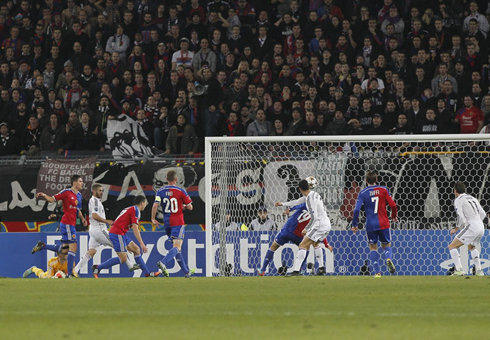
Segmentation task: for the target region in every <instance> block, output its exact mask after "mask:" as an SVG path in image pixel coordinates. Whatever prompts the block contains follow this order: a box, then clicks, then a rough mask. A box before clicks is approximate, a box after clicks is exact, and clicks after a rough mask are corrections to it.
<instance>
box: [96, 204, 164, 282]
mask: <svg viewBox="0 0 490 340" xmlns="http://www.w3.org/2000/svg"><path fill="white" fill-rule="evenodd" d="M147 205H148V201H147V200H146V197H145V196H142V195H139V196H136V197H135V198H134V205H133V206H131V207H127V208H126V209H124V210H123V211H121V213H120V214H119V216H118V217H117V218H116V220H115V221H114V224H113V225H112V228H111V229H110V230H109V238H110V240H111V242H112V245H113V246H114V250H115V251H116V253H117V257H113V258H110V259H109V260H107V261H105V262H103V263H101V264H99V265H93V266H92V272H93V275H94V277H95V278H96V279H98V278H99V273H100V271H101V270H102V269H106V268H110V267H112V266H115V265H118V264H121V263H126V261H127V260H128V253H127V252H126V251H127V250H129V251H130V252H132V253H133V254H134V260H135V261H136V263H137V264H139V266H140V268H141V270H142V271H143V273H144V274H145V276H146V277H149V276H151V277H156V276H159V275H160V274H161V273H160V272H151V273H150V271H149V270H148V267H147V266H146V263H145V262H144V261H143V258H142V257H141V251H140V247H138V246H137V245H136V243H134V242H133V240H131V239H130V238H129V236H128V235H126V234H127V232H128V231H129V229H130V228H132V229H133V233H134V236H135V237H136V239H137V240H138V242H139V244H140V246H141V249H142V250H143V253H146V252H148V248H147V247H146V245H145V243H144V242H143V239H142V238H141V234H140V230H139V219H140V217H141V212H142V211H143V210H145V208H146V206H147Z"/></svg>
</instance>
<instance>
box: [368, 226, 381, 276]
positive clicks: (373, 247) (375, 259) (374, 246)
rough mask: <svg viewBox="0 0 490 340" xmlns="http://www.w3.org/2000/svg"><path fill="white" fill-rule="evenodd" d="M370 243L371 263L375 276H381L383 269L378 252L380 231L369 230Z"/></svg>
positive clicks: (369, 256)
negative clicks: (380, 265) (381, 269)
mask: <svg viewBox="0 0 490 340" xmlns="http://www.w3.org/2000/svg"><path fill="white" fill-rule="evenodd" d="M367 237H368V243H369V255H368V258H369V263H370V264H371V268H372V271H373V273H374V276H381V271H380V269H379V253H378V238H379V235H378V232H377V231H368V232H367Z"/></svg>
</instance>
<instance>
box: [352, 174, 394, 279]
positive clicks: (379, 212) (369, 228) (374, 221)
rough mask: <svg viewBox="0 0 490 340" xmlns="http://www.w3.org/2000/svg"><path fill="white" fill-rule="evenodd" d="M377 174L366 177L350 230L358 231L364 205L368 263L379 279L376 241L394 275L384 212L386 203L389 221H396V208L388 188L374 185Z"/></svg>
mask: <svg viewBox="0 0 490 340" xmlns="http://www.w3.org/2000/svg"><path fill="white" fill-rule="evenodd" d="M377 180H378V174H377V173H376V172H368V173H367V175H366V183H367V185H368V186H367V187H366V188H364V189H363V190H361V192H360V193H359V196H358V197H357V202H356V207H355V208H354V216H353V219H352V228H351V230H352V231H353V232H354V233H357V231H358V230H359V228H358V225H359V212H360V211H361V207H362V206H363V205H364V211H365V213H366V232H367V237H368V242H369V250H370V251H369V261H370V262H371V266H372V268H373V271H374V273H375V274H374V276H375V277H381V271H380V267H379V253H378V240H379V241H381V246H382V247H383V250H384V254H385V258H386V265H387V266H388V269H389V270H390V273H391V274H395V271H396V269H395V265H394V264H393V259H392V257H393V251H392V249H391V236H390V221H389V220H388V214H387V212H386V202H388V204H389V206H390V208H391V219H392V220H393V221H395V222H396V221H397V215H396V214H397V207H396V204H395V202H394V201H393V199H392V198H391V195H390V192H389V191H388V188H386V187H383V186H380V185H376V182H377Z"/></svg>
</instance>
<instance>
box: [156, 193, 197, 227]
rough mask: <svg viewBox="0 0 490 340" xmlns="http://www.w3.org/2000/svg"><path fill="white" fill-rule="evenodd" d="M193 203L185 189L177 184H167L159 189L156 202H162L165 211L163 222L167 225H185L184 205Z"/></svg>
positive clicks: (163, 211)
mask: <svg viewBox="0 0 490 340" xmlns="http://www.w3.org/2000/svg"><path fill="white" fill-rule="evenodd" d="M190 203H192V200H191V198H190V197H189V194H188V193H187V191H185V189H182V188H180V187H178V186H175V185H167V186H165V187H162V188H160V189H158V191H157V193H156V196H155V202H154V203H153V204H161V206H162V213H163V224H164V225H165V226H166V227H176V226H181V225H184V212H183V208H184V205H187V204H190Z"/></svg>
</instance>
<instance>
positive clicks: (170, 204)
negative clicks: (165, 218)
mask: <svg viewBox="0 0 490 340" xmlns="http://www.w3.org/2000/svg"><path fill="white" fill-rule="evenodd" d="M163 204H165V208H164V209H163V212H164V213H166V214H168V213H176V212H177V211H179V202H178V201H177V199H176V198H175V197H172V198H170V199H169V198H167V197H165V198H164V199H163Z"/></svg>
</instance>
